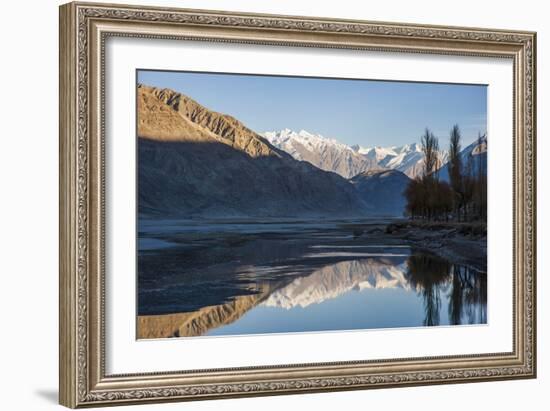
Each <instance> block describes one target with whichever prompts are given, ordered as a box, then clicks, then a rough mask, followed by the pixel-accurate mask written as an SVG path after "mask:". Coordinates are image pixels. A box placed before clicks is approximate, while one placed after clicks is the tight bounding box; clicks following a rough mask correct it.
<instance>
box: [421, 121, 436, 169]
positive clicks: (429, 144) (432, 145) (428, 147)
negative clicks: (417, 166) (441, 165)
mask: <svg viewBox="0 0 550 411" xmlns="http://www.w3.org/2000/svg"><path fill="white" fill-rule="evenodd" d="M421 143H422V151H423V152H424V173H423V174H424V177H428V178H435V177H436V176H434V174H433V173H434V171H436V169H437V163H438V162H439V141H438V140H437V137H435V136H434V134H433V133H432V132H431V131H430V129H428V128H426V131H425V132H424V134H423V135H422V137H421Z"/></svg>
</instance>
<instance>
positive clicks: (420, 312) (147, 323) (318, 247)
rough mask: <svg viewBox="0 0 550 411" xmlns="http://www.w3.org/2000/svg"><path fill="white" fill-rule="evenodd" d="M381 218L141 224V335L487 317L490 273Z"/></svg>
mask: <svg viewBox="0 0 550 411" xmlns="http://www.w3.org/2000/svg"><path fill="white" fill-rule="evenodd" d="M375 227H376V225H375V224H374V222H372V223H365V222H350V221H346V222H339V221H326V222H318V221H315V222H308V221H290V222H280V221H273V222H271V223H267V224H266V223H265V222H262V223H261V224H260V223H256V222H251V221H224V222H219V221H197V222H192V221H161V222H159V221H141V222H140V225H139V240H138V250H139V251H138V316H139V317H138V335H139V336H140V338H162V337H189V336H209V335H239V334H240V335H242V334H260V333H261V334H263V333H278V332H304V331H330V330H356V329H372V328H391V327H417V326H437V325H460V324H484V323H486V322H487V276H486V273H484V272H479V271H476V270H474V269H472V268H469V267H465V266H461V265H459V264H455V263H453V262H452V261H448V260H445V259H442V258H440V257H436V256H434V255H431V254H426V253H423V252H420V251H418V250H415V249H411V248H410V247H409V246H407V245H405V244H401V243H399V242H396V241H395V240H394V241H392V240H391V239H388V240H386V241H384V242H380V241H375V240H374V239H373V235H370V234H369V230H370V229H371V228H372V229H373V230H374V229H375Z"/></svg>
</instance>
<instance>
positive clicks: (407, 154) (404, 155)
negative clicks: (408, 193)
mask: <svg viewBox="0 0 550 411" xmlns="http://www.w3.org/2000/svg"><path fill="white" fill-rule="evenodd" d="M262 136H263V137H265V138H266V139H267V140H268V141H269V142H270V143H271V144H272V145H274V146H275V147H277V148H279V149H281V150H283V151H286V152H287V153H288V154H290V155H291V156H292V157H294V158H295V159H296V160H302V161H308V162H309V163H311V164H313V165H314V166H316V167H319V168H320V169H322V170H325V171H332V172H335V173H337V174H340V175H341V176H342V177H345V178H352V177H354V176H356V175H357V174H360V173H363V172H365V171H372V170H387V169H390V170H397V171H401V172H402V173H404V174H405V175H407V176H408V177H410V178H414V177H416V176H418V175H420V173H421V172H422V162H423V159H424V154H423V153H422V147H421V146H420V144H416V143H413V144H405V145H403V146H390V147H366V148H365V147H361V146H358V145H354V146H348V145H346V144H343V143H341V142H340V141H338V140H336V139H333V138H327V137H323V136H322V135H320V134H314V133H310V132H308V131H305V130H301V131H299V132H296V131H293V130H290V129H284V130H281V131H267V132H265V133H262ZM439 161H440V164H441V165H443V164H445V163H446V162H447V152H446V151H441V152H440V160H439Z"/></svg>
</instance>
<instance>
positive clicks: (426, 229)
mask: <svg viewBox="0 0 550 411" xmlns="http://www.w3.org/2000/svg"><path fill="white" fill-rule="evenodd" d="M379 235H384V236H385V237H389V238H392V239H400V240H403V241H405V242H407V243H408V244H410V245H411V247H415V248H419V249H422V250H426V251H429V252H431V253H433V254H436V255H439V256H441V257H444V258H446V259H449V260H452V261H456V262H458V263H460V264H464V265H468V266H470V267H472V268H474V269H476V270H479V271H487V225H486V224H483V223H451V222H418V221H399V222H395V223H390V224H388V225H386V226H385V228H384V229H383V230H381V231H380V232H379Z"/></svg>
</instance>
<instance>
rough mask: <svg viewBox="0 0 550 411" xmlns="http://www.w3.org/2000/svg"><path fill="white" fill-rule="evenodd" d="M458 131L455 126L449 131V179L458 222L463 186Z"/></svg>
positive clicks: (461, 205)
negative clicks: (453, 194)
mask: <svg viewBox="0 0 550 411" xmlns="http://www.w3.org/2000/svg"><path fill="white" fill-rule="evenodd" d="M460 138H461V136H460V129H459V128H458V124H455V125H454V126H453V128H452V129H451V138H450V144H449V179H450V180H451V187H452V188H453V191H454V193H455V207H454V208H455V215H456V216H457V218H458V220H459V221H460V209H461V208H462V207H463V205H464V186H463V178H462V162H461V159H460V150H461V146H460Z"/></svg>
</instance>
